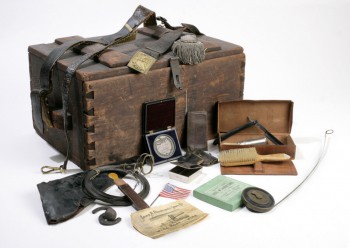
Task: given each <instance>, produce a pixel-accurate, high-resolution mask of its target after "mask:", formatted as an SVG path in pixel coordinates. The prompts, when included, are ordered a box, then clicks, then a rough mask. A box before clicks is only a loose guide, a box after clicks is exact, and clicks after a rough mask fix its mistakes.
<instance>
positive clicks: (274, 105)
mask: <svg viewBox="0 0 350 248" xmlns="http://www.w3.org/2000/svg"><path fill="white" fill-rule="evenodd" d="M248 117H250V118H251V119H252V120H257V121H258V122H259V123H260V124H261V125H263V126H264V127H265V128H266V129H267V130H268V131H270V132H271V133H273V134H290V133H291V130H292V123H293V102H292V101H290V100H240V101H229V102H219V103H218V120H217V121H218V123H217V127H218V133H226V132H228V131H230V130H232V129H235V128H237V127H240V126H242V125H244V124H247V123H248ZM255 133H261V130H260V129H259V128H257V127H254V126H253V127H251V128H247V129H245V130H243V131H241V132H240V134H255Z"/></svg>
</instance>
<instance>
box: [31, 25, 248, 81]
mask: <svg viewBox="0 0 350 248" xmlns="http://www.w3.org/2000/svg"><path fill="white" fill-rule="evenodd" d="M137 31H138V32H137V35H136V39H135V40H132V41H129V42H124V43H121V44H118V45H115V46H113V47H110V48H108V49H107V50H106V51H105V52H104V53H103V54H102V55H101V56H99V58H98V61H97V60H96V61H93V60H88V61H87V62H85V63H84V65H83V66H81V67H80V68H79V69H78V70H77V71H76V77H77V78H78V79H79V80H82V81H91V80H98V79H101V78H107V77H114V76H121V75H126V74H130V73H133V72H134V71H133V70H132V69H130V68H129V67H127V64H128V62H129V61H130V58H131V57H132V56H133V55H134V54H135V53H136V51H138V50H140V49H142V48H143V47H144V46H145V45H147V44H149V43H151V42H154V41H156V40H157V39H159V36H160V35H161V33H162V32H165V31H166V29H165V28H163V27H159V26H155V27H143V28H139V29H138V30H137ZM80 38H82V37H81V36H71V37H63V38H57V39H56V40H55V42H54V43H48V44H38V45H32V46H29V47H28V51H29V53H31V54H34V55H36V56H37V57H39V58H41V59H43V60H44V59H46V57H47V56H48V55H49V54H50V52H51V51H52V50H53V49H55V48H56V47H58V46H59V45H60V44H62V43H64V42H68V41H72V40H76V39H80ZM95 38H98V37H95ZM198 40H199V41H201V42H202V43H203V44H204V46H205V49H206V54H205V60H210V59H216V58H221V57H226V56H231V55H237V54H242V53H243V48H242V47H241V46H238V45H235V44H232V43H229V42H225V41H222V40H219V39H215V38H212V37H209V36H206V35H200V36H198ZM101 47H103V45H101V44H92V45H88V46H84V47H83V48H80V47H76V48H74V51H77V53H75V52H73V51H67V52H66V53H65V55H64V56H62V58H61V59H60V60H59V61H58V62H57V66H58V68H59V69H60V70H63V71H65V70H66V68H67V67H68V66H69V65H70V64H72V63H73V62H74V61H76V60H77V59H79V57H80V56H82V55H84V54H86V53H92V52H95V51H98V50H99V49H101ZM171 57H173V53H172V51H171V49H170V50H169V51H168V52H167V53H166V54H164V55H163V56H161V58H159V59H158V60H157V62H156V63H155V64H154V65H153V66H152V68H151V70H156V69H160V68H166V67H169V58H171ZM135 75H137V74H135Z"/></svg>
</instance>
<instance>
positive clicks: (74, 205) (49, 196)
mask: <svg viewBox="0 0 350 248" xmlns="http://www.w3.org/2000/svg"><path fill="white" fill-rule="evenodd" d="M85 174H86V173H85V172H81V173H77V174H74V175H71V176H67V177H64V178H62V179H57V180H53V181H50V182H47V183H46V182H42V183H39V184H38V185H37V187H38V190H39V193H40V198H41V202H42V206H43V210H44V214H45V217H46V221H47V223H48V224H57V223H60V222H63V221H66V220H68V219H70V218H72V217H74V216H75V215H77V214H78V213H79V212H80V211H81V210H83V209H84V208H85V207H86V206H88V205H89V204H91V203H93V202H94V201H95V199H93V198H91V197H89V196H88V195H87V194H86V193H85V192H84V187H83V182H84V178H85ZM93 183H94V186H95V187H96V188H97V189H98V190H101V191H103V190H106V189H107V188H108V187H110V186H111V185H113V181H112V180H110V179H109V178H108V177H107V175H100V176H99V177H96V178H95V180H94V182H93Z"/></svg>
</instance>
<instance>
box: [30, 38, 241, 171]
mask: <svg viewBox="0 0 350 248" xmlns="http://www.w3.org/2000/svg"><path fill="white" fill-rule="evenodd" d="M70 39H74V37H70V38H62V39H57V40H56V42H57V43H51V44H40V45H34V46H31V47H29V61H30V77H31V89H33V88H38V87H39V81H38V79H39V73H40V67H41V64H42V63H43V61H44V59H45V58H46V56H47V55H48V54H49V53H50V51H52V49H54V48H55V47H57V46H58V44H59V43H62V42H64V41H66V40H70ZM201 39H202V40H203V41H204V42H206V44H207V46H209V47H210V49H209V51H210V52H207V54H206V60H205V61H204V62H203V63H201V64H199V65H194V66H181V79H182V82H183V85H184V89H183V90H177V89H176V88H175V87H174V86H173V83H172V79H171V72H170V68H169V67H168V66H169V61H168V60H169V58H170V57H171V53H169V54H166V55H164V56H163V57H162V58H161V59H159V60H158V61H157V63H156V64H155V65H154V66H153V67H152V69H151V71H150V72H149V73H148V74H147V75H143V74H137V73H135V72H133V71H132V70H130V69H129V68H128V67H127V66H126V62H127V61H128V58H129V57H131V56H132V54H133V53H134V52H135V51H136V50H138V49H140V47H142V46H143V44H144V43H145V42H150V41H152V40H153V38H152V37H150V36H147V35H144V34H138V36H137V40H135V41H133V42H129V43H127V44H121V45H118V46H116V47H113V48H112V49H110V50H109V51H108V52H106V53H105V54H104V55H102V56H101V57H100V63H99V62H96V61H92V60H90V61H87V62H86V63H84V64H83V65H82V67H81V68H79V70H77V72H76V77H75V78H74V81H73V82H72V86H71V89H70V96H69V99H70V102H69V108H68V110H69V113H70V115H71V119H72V129H71V130H70V131H69V135H70V140H71V142H72V145H71V160H72V161H73V162H74V163H76V164H77V165H78V166H80V167H81V168H83V169H89V168H94V167H96V166H100V165H104V164H108V163H112V162H116V161H120V160H123V159H126V158H129V157H132V156H136V155H139V154H140V153H141V152H142V151H143V148H142V120H141V119H142V114H141V113H142V103H143V102H146V101H151V100H152V101H153V100H160V99H164V98H168V97H172V96H174V97H175V98H176V129H177V132H178V135H179V139H180V141H181V142H182V144H183V145H185V143H184V141H185V132H186V130H185V121H186V112H187V111H195V110H205V111H207V112H208V121H209V123H208V126H209V130H208V131H209V132H208V135H209V136H208V139H209V138H213V136H214V134H215V133H216V126H215V116H216V108H215V103H216V102H217V101H229V100H235V99H242V98H243V90H244V66H245V55H244V53H243V49H242V48H241V47H240V46H237V45H234V44H230V43H227V42H224V41H220V40H217V39H214V38H210V37H207V36H202V37H201ZM96 46H99V45H92V46H88V47H85V48H83V49H82V50H81V53H86V52H91V51H93V50H94V49H96ZM80 56H81V55H79V54H77V53H75V52H72V51H69V52H67V53H66V54H65V55H64V56H63V58H62V59H61V60H60V61H59V62H58V63H57V65H56V66H55V68H54V71H53V78H52V79H53V94H51V95H49V97H48V101H49V105H50V106H51V107H52V109H53V110H55V109H56V110H57V109H60V108H62V101H61V93H60V85H61V84H62V82H63V78H64V71H65V69H66V68H67V66H68V65H69V64H70V63H72V62H73V61H75V60H76V59H77V58H78V57H80ZM119 59H120V61H119ZM59 113H60V111H59V110H58V111H55V112H54V114H55V115H54V117H55V118H56V119H57V120H59ZM58 126H59V124H58ZM42 137H43V138H44V139H45V140H46V141H47V142H48V143H50V144H51V145H52V146H53V147H55V148H56V149H57V150H58V151H60V152H61V153H64V154H65V152H66V142H65V138H64V133H63V130H61V129H59V128H47V127H46V128H45V132H44V134H43V136H42Z"/></svg>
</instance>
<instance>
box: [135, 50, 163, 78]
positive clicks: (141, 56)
mask: <svg viewBox="0 0 350 248" xmlns="http://www.w3.org/2000/svg"><path fill="white" fill-rule="evenodd" d="M156 61H157V60H156V59H155V58H153V57H152V56H150V55H148V54H146V53H144V52H142V51H137V52H136V53H135V54H134V56H132V58H131V59H130V61H129V63H128V67H130V68H132V69H134V70H136V71H138V72H141V73H143V74H147V73H148V71H149V70H150V69H151V67H152V65H153V64H154V63H155V62H156Z"/></svg>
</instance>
